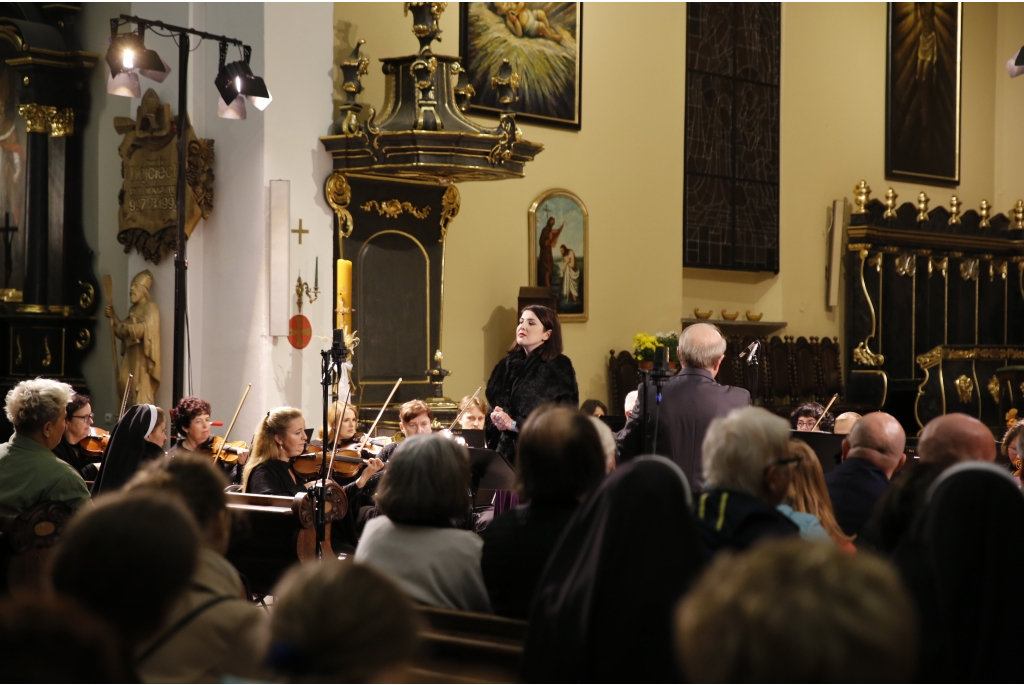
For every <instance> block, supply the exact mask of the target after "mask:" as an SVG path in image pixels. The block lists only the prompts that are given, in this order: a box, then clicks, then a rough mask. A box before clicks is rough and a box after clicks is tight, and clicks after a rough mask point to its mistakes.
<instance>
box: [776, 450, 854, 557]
mask: <svg viewBox="0 0 1024 685" xmlns="http://www.w3.org/2000/svg"><path fill="white" fill-rule="evenodd" d="M789 454H790V455H791V456H793V457H798V458H799V459H800V461H799V462H797V465H796V468H795V469H794V470H793V480H792V482H791V483H790V486H789V493H788V496H789V500H790V505H791V506H792V507H793V509H794V510H795V511H802V512H804V513H807V514H814V515H815V516H817V517H818V520H819V521H821V527H822V528H824V529H825V532H826V533H828V534H829V536H830V537H831V538H832V539H833V540H852V539H853V538H851V537H850V536H848V535H847V534H846V533H844V532H843V529H842V528H840V527H839V523H838V522H837V521H836V515H835V512H834V511H833V509H832V498H831V497H830V496H829V494H828V486H827V485H826V484H825V472H824V471H823V470H822V468H821V462H820V461H818V455H817V454H815V453H814V450H812V449H811V446H810V445H808V444H807V443H806V442H804V441H803V440H790V441H789Z"/></svg>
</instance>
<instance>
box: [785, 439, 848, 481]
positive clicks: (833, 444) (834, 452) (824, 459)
mask: <svg viewBox="0 0 1024 685" xmlns="http://www.w3.org/2000/svg"><path fill="white" fill-rule="evenodd" d="M789 436H790V437H791V438H792V439H794V440H800V441H801V442H804V443H807V445H809V446H810V448H811V449H812V450H814V453H815V454H816V455H818V461H819V462H821V470H822V471H824V472H825V473H828V472H829V471H831V470H832V469H834V468H835V467H836V466H838V465H839V464H841V463H842V461H843V440H845V439H846V436H845V435H841V434H840V435H836V434H835V433H822V432H819V431H797V430H791V431H790V432H789Z"/></svg>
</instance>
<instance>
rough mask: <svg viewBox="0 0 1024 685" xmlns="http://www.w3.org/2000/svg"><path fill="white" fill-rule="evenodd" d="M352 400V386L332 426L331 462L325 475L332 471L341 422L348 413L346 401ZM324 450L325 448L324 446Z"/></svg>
mask: <svg viewBox="0 0 1024 685" xmlns="http://www.w3.org/2000/svg"><path fill="white" fill-rule="evenodd" d="M350 399H352V386H349V388H348V394H347V395H345V405H344V406H343V407H342V408H341V413H340V414H338V420H337V422H335V424H334V444H333V445H331V461H330V463H329V464H328V465H327V473H330V472H331V471H332V470H333V469H334V453H335V451H336V450H337V449H338V437H339V435H340V433H341V422H342V421H344V420H345V412H347V411H348V401H349V400H350ZM324 447H325V448H326V447H327V446H326V445H324Z"/></svg>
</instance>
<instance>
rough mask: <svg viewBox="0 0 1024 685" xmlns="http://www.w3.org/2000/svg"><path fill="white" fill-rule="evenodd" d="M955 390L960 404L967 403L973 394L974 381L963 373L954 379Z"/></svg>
mask: <svg viewBox="0 0 1024 685" xmlns="http://www.w3.org/2000/svg"><path fill="white" fill-rule="evenodd" d="M956 392H957V394H958V395H959V396H960V402H961V403H962V404H968V403H970V401H971V397H973V395H974V381H972V380H971V379H970V378H968V377H967V376H965V375H962V376H960V377H959V378H957V379H956Z"/></svg>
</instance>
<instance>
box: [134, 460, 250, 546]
mask: <svg viewBox="0 0 1024 685" xmlns="http://www.w3.org/2000/svg"><path fill="white" fill-rule="evenodd" d="M227 485H228V481H227V478H225V477H224V473H223V472H222V471H221V470H220V469H218V468H217V467H216V466H214V465H213V462H212V461H210V458H209V457H204V456H202V455H200V454H195V453H194V452H179V453H178V454H177V455H176V456H174V457H170V456H165V457H160V458H158V459H154V460H153V461H151V462H149V463H147V464H146V465H145V466H143V467H142V469H141V470H139V471H138V472H136V474H135V475H134V476H133V477H132V479H131V480H130V481H128V483H127V485H125V490H126V491H132V490H152V491H158V492H168V493H171V494H174V495H178V496H179V497H181V499H182V500H183V501H184V502H185V506H187V507H188V510H189V513H191V514H192V518H194V519H195V522H196V523H197V524H198V526H199V530H200V533H201V534H202V537H203V543H204V544H206V545H207V546H208V547H211V548H212V549H214V550H216V551H218V552H220V553H221V554H223V553H224V552H226V551H227V543H228V534H229V532H230V525H229V522H230V519H229V516H228V510H227V506H228V500H227V495H226V494H224V488H226V487H227Z"/></svg>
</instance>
